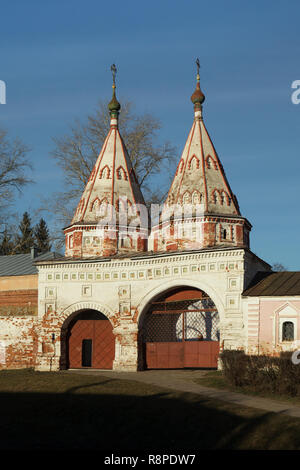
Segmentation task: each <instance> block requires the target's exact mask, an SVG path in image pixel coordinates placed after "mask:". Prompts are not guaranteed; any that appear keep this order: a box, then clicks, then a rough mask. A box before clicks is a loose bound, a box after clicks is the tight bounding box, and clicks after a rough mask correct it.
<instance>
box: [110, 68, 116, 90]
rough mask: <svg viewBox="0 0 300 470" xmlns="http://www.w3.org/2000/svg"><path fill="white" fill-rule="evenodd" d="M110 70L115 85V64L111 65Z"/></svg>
mask: <svg viewBox="0 0 300 470" xmlns="http://www.w3.org/2000/svg"><path fill="white" fill-rule="evenodd" d="M110 70H111V71H112V76H113V84H114V85H115V83H116V73H117V67H116V66H115V64H112V66H111V67H110Z"/></svg>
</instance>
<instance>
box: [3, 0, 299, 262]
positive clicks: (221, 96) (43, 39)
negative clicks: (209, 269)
mask: <svg viewBox="0 0 300 470" xmlns="http://www.w3.org/2000/svg"><path fill="white" fill-rule="evenodd" d="M1 9H2V11H1V29H0V57H1V66H0V80H4V81H5V82H6V86H7V104H6V105H0V126H1V127H5V128H6V129H7V130H8V131H9V134H10V135H11V136H18V137H20V138H21V139H22V140H23V141H24V142H25V143H26V144H28V145H29V146H30V147H31V148H32V151H31V152H30V154H29V157H30V160H31V161H32V163H33V165H34V172H33V174H32V177H33V179H35V180H36V184H35V185H33V186H30V187H28V188H27V190H25V192H24V194H23V195H22V197H20V198H17V199H16V201H15V208H14V209H15V210H16V211H18V212H19V213H20V214H22V213H23V212H24V211H25V210H28V211H34V210H35V209H37V208H38V206H39V199H40V196H43V197H45V196H46V197H48V198H50V197H51V194H53V192H55V191H60V190H61V189H62V175H61V174H60V172H59V170H58V169H57V167H56V166H55V164H54V162H53V161H52V160H51V158H50V156H49V154H50V152H51V150H53V148H54V145H53V142H52V138H53V137H58V136H61V135H63V134H65V133H66V132H67V131H68V128H69V126H70V125H71V124H72V123H73V121H74V119H76V118H79V119H83V120H84V119H85V117H86V115H87V114H89V113H92V112H93V111H94V109H95V106H96V104H97V102H98V100H99V99H100V98H102V99H106V98H108V97H109V96H110V94H111V73H110V65H111V64H112V63H113V62H114V63H116V64H117V67H118V77H117V84H118V98H119V99H120V101H121V100H122V97H123V98H124V99H126V100H130V101H133V102H134V103H135V110H136V112H137V113H144V112H150V113H151V114H153V115H155V116H156V117H157V118H159V119H160V121H161V123H162V126H163V128H162V130H161V133H160V139H161V140H162V141H164V140H170V141H171V142H172V143H173V144H174V145H176V146H177V148H178V152H179V154H180V153H181V151H182V149H183V146H184V143H185V140H186V137H187V134H188V131H189V129H190V127H191V125H192V120H193V107H192V104H191V102H190V96H191V94H192V92H193V90H194V87H195V59H196V57H199V58H200V61H201V88H202V90H203V92H204V93H205V95H206V101H205V103H204V119H205V124H206V127H207V129H208V131H209V133H210V136H211V137H212V139H213V142H214V145H215V147H216V150H217V152H218V154H219V157H220V159H221V161H222V163H223V166H224V169H225V172H226V175H227V178H228V180H229V183H230V185H231V188H232V190H233V192H234V193H235V194H236V195H237V197H238V200H239V204H240V207H241V211H242V214H243V215H244V216H245V217H247V218H248V220H249V221H250V222H251V223H252V225H253V229H252V235H251V248H252V250H253V251H254V253H256V254H257V255H258V256H260V257H261V258H263V259H264V260H266V261H267V262H269V263H271V264H272V263H273V262H281V263H283V264H284V265H285V266H286V267H287V268H288V269H290V270H300V250H299V232H300V220H299V186H300V185H299V175H300V158H299V157H300V155H299V154H300V150H299V149H300V132H299V131H300V104H299V105H294V104H293V103H292V101H291V94H292V91H293V90H292V89H291V84H292V82H293V81H294V80H297V79H300V66H299V57H300V35H299V14H300V3H299V2H298V1H293V0H289V1H288V2H286V1H276V0H275V1H268V0H262V1H256V0H254V1H251V2H250V1H242V0H239V1H231V0H227V1H221V0H215V1H214V2H207V1H205V2H204V1H201V0H197V1H194V0H186V1H185V2H183V1H177V0H172V1H169V0H165V1H162V0H160V1H156V0H152V1H151V2H145V1H141V0H140V1H135V0H134V1H130V0H128V1H127V2H121V1H119V0H115V1H114V2H103V1H99V0H86V1H85V2H82V1H78V0H72V1H70V0H69V1H66V0H63V1H62V0H60V1H56V0H52V1H51V2H40V1H31V0H27V1H26V2H24V1H11V2H5V5H4V6H3V5H2V7H1ZM99 150H100V149H99Z"/></svg>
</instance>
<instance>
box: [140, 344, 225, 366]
mask: <svg viewBox="0 0 300 470" xmlns="http://www.w3.org/2000/svg"><path fill="white" fill-rule="evenodd" d="M219 345H220V343H219V341H199V342H196V341H195V342H192V341H183V342H178V343H167V342H165V343H146V364H147V368H148V369H183V368H185V367H187V368H188V367H194V368H199V367H203V368H206V367H207V368H214V367H218V357H219Z"/></svg>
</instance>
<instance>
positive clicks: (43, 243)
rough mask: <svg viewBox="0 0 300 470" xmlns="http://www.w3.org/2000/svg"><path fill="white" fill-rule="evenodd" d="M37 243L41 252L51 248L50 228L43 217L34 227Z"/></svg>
mask: <svg viewBox="0 0 300 470" xmlns="http://www.w3.org/2000/svg"><path fill="white" fill-rule="evenodd" d="M34 236H35V245H36V247H37V249H38V251H39V252H45V251H50V250H51V244H50V238H49V230H48V227H47V224H46V222H45V220H44V219H41V220H40V221H39V223H38V224H37V225H36V226H35V229H34Z"/></svg>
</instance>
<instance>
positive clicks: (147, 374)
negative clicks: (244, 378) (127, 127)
mask: <svg viewBox="0 0 300 470" xmlns="http://www.w3.org/2000/svg"><path fill="white" fill-rule="evenodd" d="M69 372H72V373H74V372H75V373H78V374H85V375H101V376H105V377H111V378H113V379H126V380H134V381H137V382H144V383H149V384H153V385H157V386H160V387H164V388H168V389H171V390H178V391H180V392H191V393H197V394H198V395H202V396H204V397H207V398H212V399H217V400H221V401H225V402H229V403H234V404H236V405H241V406H248V407H251V408H257V409H260V410H266V411H270V412H274V413H281V414H285V415H289V416H293V417H296V418H300V406H296V405H290V404H289V403H283V402H279V401H275V400H271V399H269V398H259V397H253V396H250V395H244V394H242V393H236V392H230V391H225V390H219V389H216V388H209V387H204V386H202V385H199V384H197V383H195V382H194V380H195V379H198V378H200V377H203V376H204V375H205V374H206V371H203V370H148V371H141V372H117V371H107V370H91V369H90V370H86V369H76V370H75V369H71V370H69Z"/></svg>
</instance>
